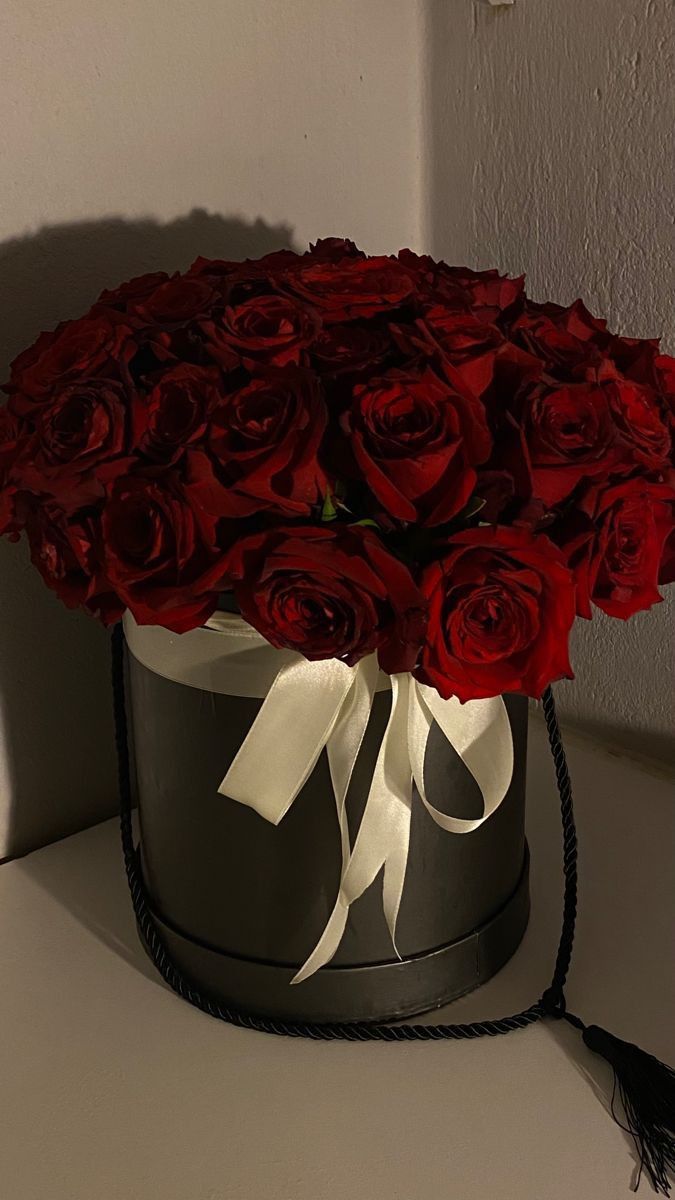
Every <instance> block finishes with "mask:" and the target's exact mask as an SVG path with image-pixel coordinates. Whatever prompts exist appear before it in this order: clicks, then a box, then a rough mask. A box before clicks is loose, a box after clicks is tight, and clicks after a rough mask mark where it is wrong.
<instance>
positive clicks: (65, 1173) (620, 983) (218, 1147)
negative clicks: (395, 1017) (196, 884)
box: [0, 720, 675, 1200]
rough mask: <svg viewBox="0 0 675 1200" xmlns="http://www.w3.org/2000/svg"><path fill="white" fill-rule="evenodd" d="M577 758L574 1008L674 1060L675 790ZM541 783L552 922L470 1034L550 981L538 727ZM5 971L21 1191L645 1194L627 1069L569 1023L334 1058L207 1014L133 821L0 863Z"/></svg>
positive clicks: (540, 927)
mask: <svg viewBox="0 0 675 1200" xmlns="http://www.w3.org/2000/svg"><path fill="white" fill-rule="evenodd" d="M568 749H569V758H570V762H571V766H572V770H573V780H574V782H575V791H576V804H577V817H578V826H579V836H580V917H579V924H578V936H577V944H576V948H575V957H574V962H573V967H572V972H571V976H570V981H569V988H568V1001H569V1005H570V1008H571V1009H572V1010H573V1011H576V1012H578V1013H579V1014H580V1015H581V1016H582V1017H583V1018H584V1019H585V1020H586V1021H588V1022H593V1021H595V1022H597V1023H598V1024H601V1025H605V1026H606V1027H607V1028H609V1029H610V1030H611V1031H612V1032H614V1033H616V1034H618V1035H619V1036H622V1037H625V1038H628V1039H630V1040H632V1041H637V1042H639V1043H640V1044H641V1045H643V1047H644V1048H645V1049H648V1050H650V1051H651V1052H652V1053H654V1054H657V1055H658V1056H659V1057H663V1058H666V1059H668V1060H670V1061H671V1062H675V1029H674V1027H673V1021H672V1016H671V1014H672V1011H673V999H674V997H675V986H674V985H675V977H674V965H675V964H674V958H675V956H674V955H673V931H674V929H675V883H674V880H673V849H674V847H675V803H674V802H673V801H674V799H675V797H674V796H673V789H672V785H671V784H670V783H669V782H668V781H667V780H666V779H664V778H663V777H662V776H661V777H660V776H659V774H658V773H655V772H654V773H652V772H650V771H649V770H646V769H644V768H640V767H638V766H636V765H635V764H633V763H631V762H629V761H628V760H625V759H621V758H618V757H616V756H610V755H609V754H606V753H603V752H599V751H597V750H594V749H593V748H592V747H591V746H590V745H589V744H584V742H583V741H579V740H573V739H569V747H568ZM529 780H530V786H529V817H528V824H529V830H528V836H529V839H530V847H531V852H532V896H533V911H532V917H531V921H530V926H529V928H528V931H527V934H526V936H525V939H524V941H523V943H522V945H521V947H520V949H519V950H518V952H517V953H516V955H515V956H514V958H513V959H512V960H511V962H510V963H509V964H508V965H507V966H506V967H505V968H504V970H503V971H501V973H500V974H499V975H498V976H497V977H496V978H495V979H494V980H492V981H491V982H490V983H489V984H487V985H486V986H485V987H483V988H481V989H480V991H479V992H475V993H474V994H473V995H470V996H467V997H464V998H463V999H462V1000H459V1001H457V1002H455V1003H454V1004H453V1005H451V1006H450V1007H449V1008H447V1009H446V1010H443V1015H447V1018H448V1019H449V1020H452V1021H460V1020H473V1019H481V1018H487V1017H492V1016H501V1015H504V1014H506V1013H510V1012H515V1011H517V1010H519V1009H520V1008H522V1007H524V1006H526V1005H528V1004H529V1003H531V1002H532V1001H533V1000H535V999H536V997H537V996H538V995H539V994H540V992H541V990H542V988H543V987H544V986H545V985H546V983H547V982H548V979H549V977H550V973H551V969H552V963H553V958H554V953H555V946H556V941H557V936H558V932H559V923H560V896H561V888H562V883H561V879H562V877H561V866H560V840H559V839H560V830H559V818H558V812H557V799H556V797H555V795H554V793H553V782H552V774H551V766H550V761H549V759H548V753H547V750H546V748H545V741H544V734H543V729H542V727H541V726H540V725H539V724H538V722H537V721H536V720H535V721H533V722H532V735H531V755H530V767H529ZM0 970H1V972H2V985H1V986H0V1111H1V1112H2V1114H3V1115H2V1118H1V1119H0V1180H1V1182H0V1195H1V1196H2V1200H442V1198H448V1200H492V1198H493V1197H494V1198H495V1200H530V1198H532V1200H585V1198H588V1200H591V1198H592V1200H621V1198H622V1197H626V1200H628V1198H629V1197H630V1196H632V1192H631V1191H630V1183H631V1178H632V1175H633V1168H634V1155H633V1153H632V1148H631V1143H630V1141H629V1139H628V1138H627V1137H626V1135H625V1134H623V1133H622V1132H621V1130H620V1129H619V1128H618V1127H617V1126H616V1125H615V1124H614V1123H613V1122H612V1120H611V1119H610V1117H609V1116H608V1115H607V1113H606V1111H605V1109H604V1107H603V1105H604V1104H605V1103H606V1099H605V1095H606V1093H607V1089H608V1086H609V1083H610V1077H611V1072H610V1070H609V1068H608V1067H606V1065H605V1064H604V1063H603V1062H602V1061H601V1060H598V1059H597V1058H595V1057H594V1056H593V1055H591V1054H590V1053H589V1052H588V1051H586V1049H585V1047H584V1046H583V1045H582V1043H581V1041H580V1039H579V1035H578V1034H577V1033H576V1032H575V1031H574V1030H572V1029H570V1028H569V1027H568V1026H566V1025H560V1024H551V1023H547V1024H546V1025H538V1026H535V1027H533V1028H530V1029H528V1030H525V1031H522V1032H518V1033H515V1034H510V1035H509V1036H507V1037H502V1038H494V1039H492V1038H490V1039H482V1040H480V1041H478V1042H472V1043H465V1042H460V1043H457V1042H448V1043H430V1044H426V1043H425V1044H402V1045H385V1044H374V1045H373V1044H370V1045H369V1044H356V1045H352V1044H342V1043H329V1044H314V1043H311V1042H303V1041H295V1040H290V1039H284V1038H274V1037H267V1036H264V1035H262V1034H256V1033H249V1032H245V1031H242V1030H238V1029H233V1028H230V1027H228V1026H225V1025H222V1024H221V1023H220V1022H218V1021H214V1020H212V1019H210V1018H208V1017H206V1016H203V1015H202V1014H201V1013H199V1012H197V1011H196V1010H194V1009H192V1008H190V1007H189V1006H188V1005H187V1004H185V1003H184V1002H182V1001H181V1000H179V999H178V998H177V997H176V996H174V995H173V993H172V992H170V991H169V990H168V989H167V988H166V987H165V986H164V984H163V983H162V982H161V980H160V979H159V978H158V976H156V974H155V973H154V970H153V968H152V966H151V965H150V963H149V962H148V960H147V958H146V956H145V954H144V953H143V951H142V950H141V948H140V946H139V944H138V941H137V939H136V934H135V927H134V920H133V917H132V913H131V909H130V904H129V900H128V896H127V893H126V885H125V881H124V877H123V871H122V865H121V858H120V853H119V848H118V841H117V828H116V825H115V823H114V822H107V823H106V824H103V825H99V826H96V827H94V828H93V829H90V830H87V831H85V832H84V833H81V834H78V835H76V836H75V837H71V838H68V839H66V840H65V841H62V842H59V843H57V844H55V845H53V846H49V847H47V848H46V849H44V850H40V851H38V852H36V853H34V854H31V855H30V856H28V857H27V858H25V859H22V860H18V861H16V862H12V863H6V864H5V865H3V866H2V867H0ZM433 1019H434V1021H435V1020H437V1019H438V1015H437V1014H435V1015H434V1018H433ZM441 1019H442V1018H441ZM588 1071H592V1073H593V1074H592V1077H589V1075H588V1074H587V1072H588ZM598 1089H600V1093H599V1094H598ZM641 1193H643V1194H645V1195H649V1194H651V1193H650V1192H649V1187H648V1185H647V1184H646V1183H643V1185H642V1189H641Z"/></svg>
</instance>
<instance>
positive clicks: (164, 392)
mask: <svg viewBox="0 0 675 1200" xmlns="http://www.w3.org/2000/svg"><path fill="white" fill-rule="evenodd" d="M222 394H223V387H222V383H221V379H220V374H219V372H218V371H217V370H213V369H211V368H206V367H196V366H194V365H193V364H192V363H179V365H178V366H176V367H172V368H171V369H170V370H168V371H167V372H166V373H165V374H164V375H162V377H161V378H160V379H159V381H158V382H157V383H156V384H155V386H154V387H153V389H152V391H151V392H150V394H149V395H148V397H147V401H146V418H147V429H146V431H145V433H144V435H143V437H142V438H141V440H140V442H139V449H140V450H142V451H143V453H144V454H147V456H148V457H149V458H152V459H156V460H159V461H161V462H173V461H174V460H175V459H176V458H178V457H179V456H180V455H181V454H182V452H183V450H184V448H185V447H186V446H188V445H190V444H191V443H193V442H195V441H197V439H199V438H202V437H203V436H204V433H205V432H206V427H207V422H208V419H209V416H210V414H211V413H212V411H213V409H214V408H215V407H216V405H217V404H218V401H219V400H220V399H221V397H222Z"/></svg>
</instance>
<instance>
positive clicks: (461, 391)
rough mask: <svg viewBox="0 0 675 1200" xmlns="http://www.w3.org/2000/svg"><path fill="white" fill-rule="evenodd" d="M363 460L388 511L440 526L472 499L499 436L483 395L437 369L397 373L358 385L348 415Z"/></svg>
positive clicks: (366, 473) (354, 448)
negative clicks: (489, 421) (444, 377)
mask: <svg viewBox="0 0 675 1200" xmlns="http://www.w3.org/2000/svg"><path fill="white" fill-rule="evenodd" d="M342 422H343V427H344V429H345V430H346V431H347V433H348V434H349V435H350V437H351V447H352V451H353V454H354V458H355V460H356V463H357V465H358V467H359V469H360V472H361V474H362V476H363V478H364V479H365V481H366V483H367V485H368V487H369V488H370V490H371V491H372V492H373V494H374V495H375V497H376V498H377V500H379V502H380V504H382V506H383V508H384V509H385V510H386V512H388V513H389V514H390V515H391V516H392V517H396V518H397V519H398V520H401V521H418V522H420V523H421V524H424V525H440V524H441V523H442V522H444V521H448V520H449V519H450V518H451V517H453V516H454V515H455V514H456V513H458V512H459V511H460V509H462V508H463V506H464V505H465V504H466V502H467V500H468V498H469V496H470V495H471V492H472V490H473V487H474V484H475V482H476V472H475V470H474V468H475V466H476V465H477V464H478V463H481V462H484V461H485V459H486V458H487V457H488V455H489V453H490V447H491V439H490V434H489V432H488V428H487V424H486V420H485V414H484V411H483V408H482V405H481V403H480V401H479V400H477V399H476V398H475V397H474V396H472V395H471V393H470V392H468V391H467V390H466V389H465V388H464V385H463V383H462V381H461V379H456V380H455V385H454V386H451V385H450V384H449V383H446V382H445V381H443V380H441V379H439V377H438V376H437V375H436V374H435V373H434V372H433V371H432V370H431V369H430V368H428V367H427V368H425V369H423V370H422V371H416V370H410V371H407V372H405V371H398V370H391V371H389V372H387V374H385V375H382V376H381V377H380V378H379V379H373V380H370V382H369V383H367V384H362V385H359V386H357V387H355V388H354V400H353V404H352V407H351V409H350V410H349V411H348V412H346V413H345V414H344V416H343V418H342Z"/></svg>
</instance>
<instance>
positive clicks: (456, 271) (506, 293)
mask: <svg viewBox="0 0 675 1200" xmlns="http://www.w3.org/2000/svg"><path fill="white" fill-rule="evenodd" d="M441 265H442V267H443V276H444V278H445V279H446V280H447V281H448V283H454V284H456V285H457V286H458V287H459V288H461V289H462V291H464V292H465V293H467V294H468V296H469V304H470V307H471V311H472V312H473V313H474V315H476V316H479V317H480V318H481V320H483V321H496V320H498V319H499V318H501V317H502V316H503V315H504V314H505V313H506V312H507V311H508V310H509V309H511V308H512V306H513V305H515V304H516V303H517V302H518V301H520V300H521V299H522V298H523V296H524V290H523V289H524V284H525V276H524V275H520V276H518V278H517V279H509V277H508V276H507V275H500V274H499V271H472V270H471V269H470V268H469V267H448V266H447V265H446V264H445V263H443V264H441Z"/></svg>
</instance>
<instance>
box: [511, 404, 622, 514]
mask: <svg viewBox="0 0 675 1200" xmlns="http://www.w3.org/2000/svg"><path fill="white" fill-rule="evenodd" d="M513 420H514V424H515V425H516V426H517V427H518V434H519V438H520V446H519V449H515V450H514V453H515V456H516V457H518V455H522V457H523V459H524V463H525V465H526V469H527V470H528V471H529V477H530V480H531V492H532V496H533V497H534V498H535V499H538V500H541V501H542V503H543V504H544V505H545V506H546V507H551V506H553V505H555V504H558V503H559V502H560V501H561V500H564V499H565V497H566V496H569V494H570V493H571V492H572V491H573V490H574V489H575V488H576V487H577V485H578V484H579V483H581V482H582V480H587V479H593V478H594V477H595V476H603V477H604V476H607V475H608V474H609V473H610V472H611V471H612V470H614V469H615V468H616V467H617V466H618V464H619V463H620V461H621V457H622V453H621V447H620V446H619V444H618V438H617V428H616V424H615V422H614V420H613V415H612V412H611V409H610V404H609V395H608V392H607V389H606V388H605V387H604V386H598V385H597V384H590V383H570V384H562V385H560V386H559V387H553V386H546V385H539V386H536V387H534V388H533V389H531V390H529V391H527V392H526V393H525V395H524V396H522V397H521V398H520V399H519V400H517V401H516V403H515V405H514V418H513ZM497 457H498V458H500V459H504V460H506V461H505V464H504V465H506V466H507V467H509V466H510V467H512V468H513V471H514V474H515V475H520V472H519V470H518V467H517V464H516V463H515V462H514V461H513V455H512V453H511V450H510V449H509V447H508V445H507V441H506V439H505V440H504V443H503V445H502V447H500V448H499V449H498V451H497Z"/></svg>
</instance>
